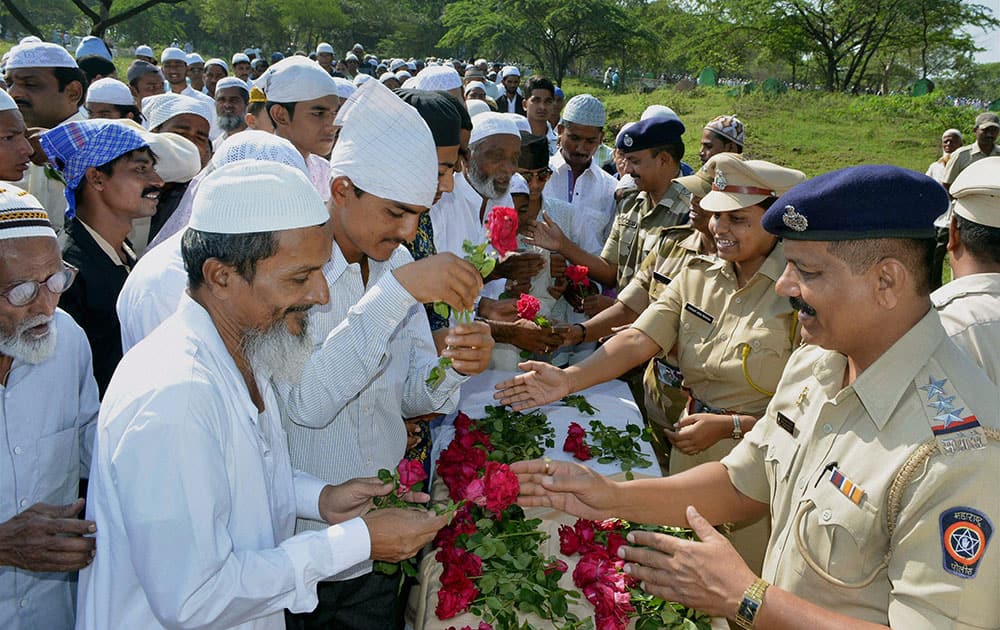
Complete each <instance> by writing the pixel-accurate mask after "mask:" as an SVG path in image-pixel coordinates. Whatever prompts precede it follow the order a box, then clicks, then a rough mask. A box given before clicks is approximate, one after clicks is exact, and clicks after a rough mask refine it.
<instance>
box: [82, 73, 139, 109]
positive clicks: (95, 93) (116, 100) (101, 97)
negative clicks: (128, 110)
mask: <svg viewBox="0 0 1000 630" xmlns="http://www.w3.org/2000/svg"><path fill="white" fill-rule="evenodd" d="M85 101H86V102H87V103H109V104H111V105H125V106H129V105H132V106H134V105H135V98H134V97H133V96H132V91H131V90H129V87H128V86H127V85H125V84H124V83H122V82H121V81H119V80H118V79H113V78H111V77H104V78H103V79H98V80H96V81H94V82H93V83H91V84H90V87H88V88H87V98H86V99H85Z"/></svg>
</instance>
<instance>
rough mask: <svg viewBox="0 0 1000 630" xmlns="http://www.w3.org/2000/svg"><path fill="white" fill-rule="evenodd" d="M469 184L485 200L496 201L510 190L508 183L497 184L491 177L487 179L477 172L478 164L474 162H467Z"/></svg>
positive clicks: (479, 171)
mask: <svg viewBox="0 0 1000 630" xmlns="http://www.w3.org/2000/svg"><path fill="white" fill-rule="evenodd" d="M469 184H471V185H472V188H473V189H475V191H476V192H477V193H479V194H480V195H482V196H483V197H485V198H487V199H498V198H500V197H502V196H504V195H505V194H507V191H508V190H509V189H510V181H508V182H507V183H506V184H498V183H497V181H496V178H495V177H493V176H490V177H487V176H486V175H485V174H483V172H482V171H481V170H479V163H478V162H476V161H475V160H470V161H469Z"/></svg>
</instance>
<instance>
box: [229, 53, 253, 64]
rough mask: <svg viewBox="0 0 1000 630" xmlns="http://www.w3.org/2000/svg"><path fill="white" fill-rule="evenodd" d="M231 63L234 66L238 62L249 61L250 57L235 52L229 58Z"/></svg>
mask: <svg viewBox="0 0 1000 630" xmlns="http://www.w3.org/2000/svg"><path fill="white" fill-rule="evenodd" d="M231 63H232V64H233V65H234V66H235V65H236V64H238V63H250V57H249V56H247V54H246V53H236V54H235V55H233V58H232V59H231Z"/></svg>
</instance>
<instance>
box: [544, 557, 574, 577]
mask: <svg viewBox="0 0 1000 630" xmlns="http://www.w3.org/2000/svg"><path fill="white" fill-rule="evenodd" d="M543 570H544V571H545V575H549V574H550V573H552V572H553V571H556V572H559V573H565V572H567V571H569V565H568V564H566V563H565V562H564V561H562V560H558V559H557V560H555V561H554V562H552V564H547V565H545V567H544V569H543Z"/></svg>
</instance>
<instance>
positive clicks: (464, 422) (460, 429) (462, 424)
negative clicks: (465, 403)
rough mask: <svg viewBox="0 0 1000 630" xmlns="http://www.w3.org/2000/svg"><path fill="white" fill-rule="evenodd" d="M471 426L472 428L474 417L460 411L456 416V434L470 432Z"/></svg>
mask: <svg viewBox="0 0 1000 630" xmlns="http://www.w3.org/2000/svg"><path fill="white" fill-rule="evenodd" d="M470 428H472V419H471V418H469V416H467V415H465V414H464V413H463V412H461V411H459V412H458V415H457V416H455V435H456V436H458V435H464V434H466V433H468V432H469V429H470Z"/></svg>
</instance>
